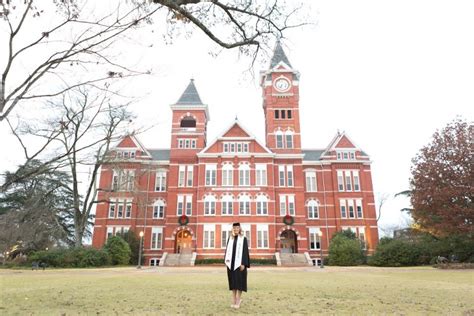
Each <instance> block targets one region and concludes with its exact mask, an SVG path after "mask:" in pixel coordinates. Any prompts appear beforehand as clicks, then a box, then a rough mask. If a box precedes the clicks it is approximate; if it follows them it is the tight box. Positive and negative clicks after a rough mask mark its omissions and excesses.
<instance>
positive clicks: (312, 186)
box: [305, 171, 318, 192]
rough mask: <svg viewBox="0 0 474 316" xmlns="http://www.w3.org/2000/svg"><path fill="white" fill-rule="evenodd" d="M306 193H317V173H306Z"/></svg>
mask: <svg viewBox="0 0 474 316" xmlns="http://www.w3.org/2000/svg"><path fill="white" fill-rule="evenodd" d="M305 180H306V181H305V182H306V192H317V191H318V186H317V181H316V171H306V172H305Z"/></svg>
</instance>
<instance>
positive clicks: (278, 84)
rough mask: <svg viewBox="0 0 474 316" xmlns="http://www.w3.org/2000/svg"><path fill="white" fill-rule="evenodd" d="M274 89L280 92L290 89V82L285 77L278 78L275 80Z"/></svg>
mask: <svg viewBox="0 0 474 316" xmlns="http://www.w3.org/2000/svg"><path fill="white" fill-rule="evenodd" d="M275 89H277V90H278V91H280V92H285V91H287V90H288V89H290V82H289V81H288V79H286V78H278V79H277V80H275Z"/></svg>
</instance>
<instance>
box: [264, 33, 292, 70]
mask: <svg viewBox="0 0 474 316" xmlns="http://www.w3.org/2000/svg"><path fill="white" fill-rule="evenodd" d="M281 61H282V62H284V63H285V64H287V65H288V66H289V67H290V68H293V66H291V64H290V61H289V60H288V57H286V54H285V51H284V50H283V47H282V46H281V42H280V39H278V40H277V42H276V45H275V49H274V50H273V57H272V60H271V62H270V69H271V68H273V67H275V66H276V65H278V63H279V62H281Z"/></svg>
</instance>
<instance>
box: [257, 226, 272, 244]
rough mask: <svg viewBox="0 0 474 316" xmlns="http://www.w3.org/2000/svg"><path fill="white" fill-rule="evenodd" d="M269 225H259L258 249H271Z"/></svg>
mask: <svg viewBox="0 0 474 316" xmlns="http://www.w3.org/2000/svg"><path fill="white" fill-rule="evenodd" d="M268 236H269V235H268V224H257V248H258V249H268V248H269V240H268V239H269V237H268Z"/></svg>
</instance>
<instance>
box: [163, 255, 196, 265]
mask: <svg viewBox="0 0 474 316" xmlns="http://www.w3.org/2000/svg"><path fill="white" fill-rule="evenodd" d="M195 260H196V255H195V253H168V254H167V255H166V258H165V262H164V264H163V265H164V266H168V267H186V266H187V267H189V266H194V261H195Z"/></svg>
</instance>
